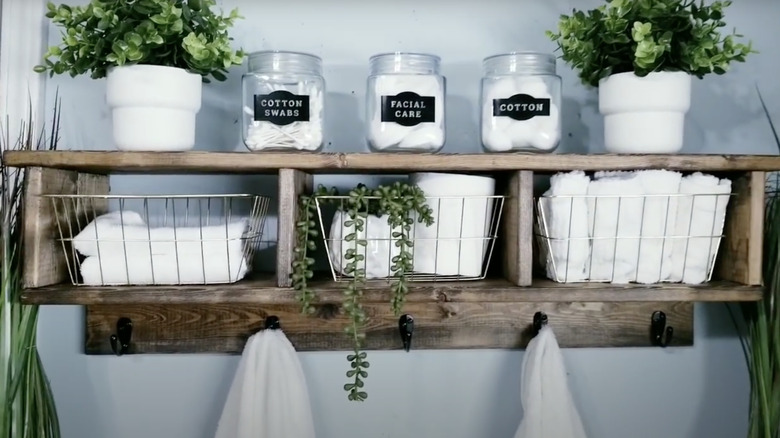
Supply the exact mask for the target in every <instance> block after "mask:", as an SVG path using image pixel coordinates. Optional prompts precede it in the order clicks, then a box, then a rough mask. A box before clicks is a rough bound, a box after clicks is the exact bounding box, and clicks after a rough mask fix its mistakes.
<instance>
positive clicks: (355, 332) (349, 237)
mask: <svg viewBox="0 0 780 438" xmlns="http://www.w3.org/2000/svg"><path fill="white" fill-rule="evenodd" d="M337 196H338V191H337V190H336V189H335V188H331V189H326V188H325V187H323V186H319V187H318V188H317V190H315V192H314V193H313V194H311V195H302V196H301V197H300V198H299V199H298V218H297V222H296V236H295V238H296V246H295V252H294V259H293V262H292V274H291V276H292V283H293V288H294V289H295V290H296V294H297V298H298V301H299V302H300V304H301V311H302V312H303V313H304V314H311V313H313V312H314V307H313V303H314V301H315V300H316V295H315V293H314V291H313V290H312V289H311V288H310V285H309V280H310V279H311V278H312V277H313V276H314V270H313V267H314V263H315V261H314V257H313V255H314V252H315V251H316V250H317V243H316V242H317V238H318V237H319V235H320V233H319V231H318V230H317V223H316V219H317V216H318V215H317V201H318V200H319V202H320V205H323V204H325V203H327V201H334V200H335V199H340V198H336V197H337ZM339 208H340V209H341V210H342V211H344V213H346V215H347V220H345V221H344V224H343V225H344V227H345V228H346V229H347V230H348V231H349V232H348V233H347V234H346V235H345V236H344V237H343V238H344V242H345V243H346V244H347V245H349V248H348V249H347V250H346V251H345V253H344V259H345V260H346V265H345V266H344V273H345V274H346V275H347V276H349V281H348V282H346V283H345V284H346V285H345V288H344V301H343V302H342V310H343V311H344V313H345V314H346V315H347V317H348V319H349V324H348V325H347V327H346V328H345V333H346V334H347V336H349V338H350V339H351V340H352V342H353V347H354V351H353V352H352V353H350V354H349V355H347V361H349V363H350V369H349V370H348V371H347V373H346V376H347V377H348V378H350V379H352V380H351V381H350V382H348V383H346V384H345V385H344V390H345V391H347V393H348V396H347V398H348V399H349V400H350V401H364V400H366V398H367V397H368V393H367V392H366V391H365V389H364V387H365V383H364V380H363V379H365V378H367V377H368V372H367V371H366V368H368V367H369V366H370V364H369V362H368V361H367V360H366V358H367V356H368V355H367V354H366V352H364V351H361V350H362V347H363V341H364V340H365V333H364V332H363V328H364V327H365V324H366V322H367V321H368V317H367V316H366V313H365V311H364V310H363V306H362V305H361V303H360V299H361V298H362V296H363V286H364V285H365V281H366V270H365V261H366V259H365V257H366V256H365V253H366V251H365V250H363V251H361V247H362V248H365V247H366V246H367V245H368V241H367V240H366V239H365V237H364V236H365V235H363V236H361V233H362V232H364V231H365V221H366V219H367V218H368V216H369V215H374V216H377V217H382V216H387V223H388V225H389V226H390V228H391V230H392V231H391V233H392V234H391V236H392V238H393V240H394V243H393V244H394V245H395V246H396V247H397V248H398V255H396V256H394V257H393V258H392V260H391V261H392V265H391V266H390V270H391V272H392V278H393V281H392V283H391V287H390V290H391V295H392V296H391V299H390V304H391V308H392V310H393V314H394V315H395V316H399V315H400V314H401V312H402V310H403V305H404V302H405V301H406V294H407V293H408V292H409V287H408V284H407V283H408V281H409V274H411V273H412V271H413V270H414V263H413V259H414V252H413V251H414V249H413V247H414V240H413V238H412V237H411V232H412V226H413V225H414V220H415V219H414V218H415V216H416V217H417V221H418V222H419V223H423V224H425V225H426V226H431V225H432V224H433V210H432V209H431V208H430V207H429V206H428V205H427V203H426V199H425V193H423V191H422V189H420V188H419V187H417V186H414V185H409V184H405V183H402V182H395V183H393V184H391V185H380V186H379V187H377V188H376V189H374V190H369V189H368V188H367V187H366V186H365V185H363V184H359V185H358V186H357V187H356V188H354V189H352V190H350V191H349V194H348V196H347V197H346V199H344V202H343V203H341V205H339Z"/></svg>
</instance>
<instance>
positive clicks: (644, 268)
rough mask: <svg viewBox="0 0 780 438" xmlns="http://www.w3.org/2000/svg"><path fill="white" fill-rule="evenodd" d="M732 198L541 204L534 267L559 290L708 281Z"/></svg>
mask: <svg viewBox="0 0 780 438" xmlns="http://www.w3.org/2000/svg"><path fill="white" fill-rule="evenodd" d="M731 196H733V193H718V194H680V193H675V194H658V195H577V196H563V195H560V196H542V197H539V198H538V201H537V204H536V223H535V234H536V238H537V239H536V240H537V250H538V254H539V259H538V262H539V263H540V264H541V268H542V269H544V270H545V271H546V276H547V277H548V278H549V279H551V280H553V281H556V282H559V283H577V282H603V283H641V284H656V283H686V284H700V283H705V282H708V281H710V280H711V279H712V272H713V269H714V266H715V261H716V257H717V254H718V249H719V247H720V242H721V239H722V238H723V228H724V224H725V217H726V208H727V205H728V202H729V199H730V197H731Z"/></svg>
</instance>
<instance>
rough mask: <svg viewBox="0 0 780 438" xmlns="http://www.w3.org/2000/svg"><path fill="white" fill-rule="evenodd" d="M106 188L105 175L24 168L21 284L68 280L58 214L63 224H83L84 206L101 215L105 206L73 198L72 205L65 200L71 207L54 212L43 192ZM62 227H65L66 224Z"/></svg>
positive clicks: (100, 191)
mask: <svg viewBox="0 0 780 438" xmlns="http://www.w3.org/2000/svg"><path fill="white" fill-rule="evenodd" d="M108 191H109V187H108V177H107V176H105V175H93V174H86V173H77V172H71V171H67V170H60V169H45V168H40V167H32V168H29V169H27V174H26V180H25V194H24V205H23V213H22V214H23V218H24V224H23V230H22V233H23V239H24V256H23V257H24V274H23V285H24V287H41V286H48V285H52V284H57V283H60V282H62V281H71V277H70V274H69V272H68V264H67V263H68V260H67V259H66V258H65V250H64V248H63V244H62V242H61V241H59V240H58V239H59V238H60V229H61V228H60V227H58V223H57V215H59V220H60V221H62V224H68V223H72V224H76V223H83V224H86V221H87V219H86V218H87V211H86V210H85V209H86V208H88V209H89V214H90V215H91V214H94V213H98V214H100V213H102V212H103V211H105V210H106V209H107V207H108V204H107V202H91V203H89V205H87V204H85V203H83V202H79V201H78V200H76V201H75V202H73V203H72V204H71V203H68V205H72V206H73V208H68V209H64V208H59V209H58V211H55V207H54V204H53V202H52V199H51V198H47V197H45V196H43V195H105V194H108ZM93 208H94V211H93ZM62 229H65V230H67V229H68V227H64V228H62ZM72 231H73V232H78V231H80V230H72ZM66 232H68V233H69V231H66ZM65 237H71V236H65ZM70 263H73V261H72V260H71V261H70Z"/></svg>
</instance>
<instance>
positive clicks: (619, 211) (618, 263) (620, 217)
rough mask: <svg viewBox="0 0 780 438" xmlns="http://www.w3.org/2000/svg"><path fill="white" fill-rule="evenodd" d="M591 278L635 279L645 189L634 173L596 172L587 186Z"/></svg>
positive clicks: (589, 272)
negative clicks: (591, 239) (590, 242)
mask: <svg viewBox="0 0 780 438" xmlns="http://www.w3.org/2000/svg"><path fill="white" fill-rule="evenodd" d="M588 195H589V197H588V227H589V228H590V230H591V237H592V238H593V243H592V248H593V249H592V252H591V262H590V266H589V267H588V275H589V278H590V280H592V281H606V282H612V283H629V282H631V281H635V280H636V273H637V265H638V261H639V236H640V233H641V232H642V227H641V223H642V214H641V212H642V204H643V200H644V196H643V195H644V189H643V188H642V184H641V183H640V181H639V178H638V177H637V175H636V173H634V172H615V173H610V174H597V175H596V179H594V180H593V181H591V182H590V184H589V185H588Z"/></svg>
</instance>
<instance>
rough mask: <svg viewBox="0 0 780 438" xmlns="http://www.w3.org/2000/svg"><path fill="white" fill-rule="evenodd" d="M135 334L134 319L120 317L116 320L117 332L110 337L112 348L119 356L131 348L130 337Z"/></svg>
mask: <svg viewBox="0 0 780 438" xmlns="http://www.w3.org/2000/svg"><path fill="white" fill-rule="evenodd" d="M132 336H133V321H131V320H130V318H124V317H123V318H119V320H118V321H117V322H116V333H115V334H113V335H111V337H110V338H109V339H110V341H111V350H112V351H113V352H114V354H116V355H117V356H121V355H123V354H125V353H127V350H129V349H130V338H132Z"/></svg>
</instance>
